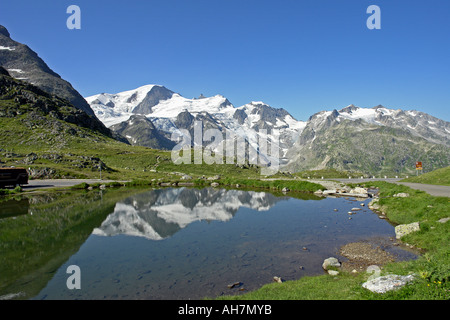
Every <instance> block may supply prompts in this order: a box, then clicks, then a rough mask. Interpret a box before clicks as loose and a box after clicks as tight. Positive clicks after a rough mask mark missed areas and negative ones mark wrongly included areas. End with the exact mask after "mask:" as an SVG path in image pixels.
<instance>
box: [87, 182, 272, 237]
mask: <svg viewBox="0 0 450 320" xmlns="http://www.w3.org/2000/svg"><path fill="white" fill-rule="evenodd" d="M280 199H281V198H277V197H275V196H274V195H272V194H270V193H264V192H253V191H239V190H224V189H213V188H206V189H202V190H198V189H186V188H181V189H162V190H152V191H149V192H145V193H141V194H138V195H135V196H132V197H130V198H127V199H126V200H124V201H122V202H118V203H117V204H116V207H115V209H114V212H113V213H112V214H110V215H109V216H108V217H107V218H106V220H105V221H104V222H103V223H102V225H101V226H100V227H99V228H96V229H95V230H94V232H93V233H94V234H96V235H102V236H114V235H118V234H126V235H132V236H139V237H145V238H148V239H152V240H161V239H164V238H167V237H170V236H171V235H173V234H175V233H176V232H177V231H178V230H180V229H182V228H184V227H186V226H187V225H188V224H190V223H192V222H195V221H200V220H207V221H212V220H219V221H227V220H230V219H231V218H233V216H234V215H235V213H236V212H237V211H238V209H239V208H240V207H247V208H251V209H254V210H258V211H267V210H269V209H270V208H271V207H272V206H273V205H274V204H275V203H276V202H278V201H279V200H280Z"/></svg>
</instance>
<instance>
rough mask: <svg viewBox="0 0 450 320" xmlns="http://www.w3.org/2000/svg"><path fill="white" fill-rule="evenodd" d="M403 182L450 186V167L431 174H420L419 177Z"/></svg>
mask: <svg viewBox="0 0 450 320" xmlns="http://www.w3.org/2000/svg"><path fill="white" fill-rule="evenodd" d="M402 182H416V183H425V184H437V185H442V186H450V167H445V168H441V169H437V170H434V171H431V172H427V173H424V174H420V175H419V176H415V177H410V178H407V179H403V180H402Z"/></svg>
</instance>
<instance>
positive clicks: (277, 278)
mask: <svg viewBox="0 0 450 320" xmlns="http://www.w3.org/2000/svg"><path fill="white" fill-rule="evenodd" d="M273 281H275V282H278V283H282V282H283V279H281V278H280V277H276V276H275V277H273Z"/></svg>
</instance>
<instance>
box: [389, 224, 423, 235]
mask: <svg viewBox="0 0 450 320" xmlns="http://www.w3.org/2000/svg"><path fill="white" fill-rule="evenodd" d="M419 230H420V225H419V223H418V222H413V223H409V224H400V225H398V226H396V227H395V237H396V238H397V239H401V238H402V237H403V236H405V235H407V234H410V233H412V232H416V231H419Z"/></svg>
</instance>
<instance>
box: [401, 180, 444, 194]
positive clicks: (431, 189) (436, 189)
mask: <svg viewBox="0 0 450 320" xmlns="http://www.w3.org/2000/svg"><path fill="white" fill-rule="evenodd" d="M397 183H399V184H403V185H405V186H407V187H410V188H412V189H418V190H422V191H425V192H427V193H429V194H431V195H432V196H438V197H450V187H448V186H437V185H433V184H422V183H411V182H397Z"/></svg>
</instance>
